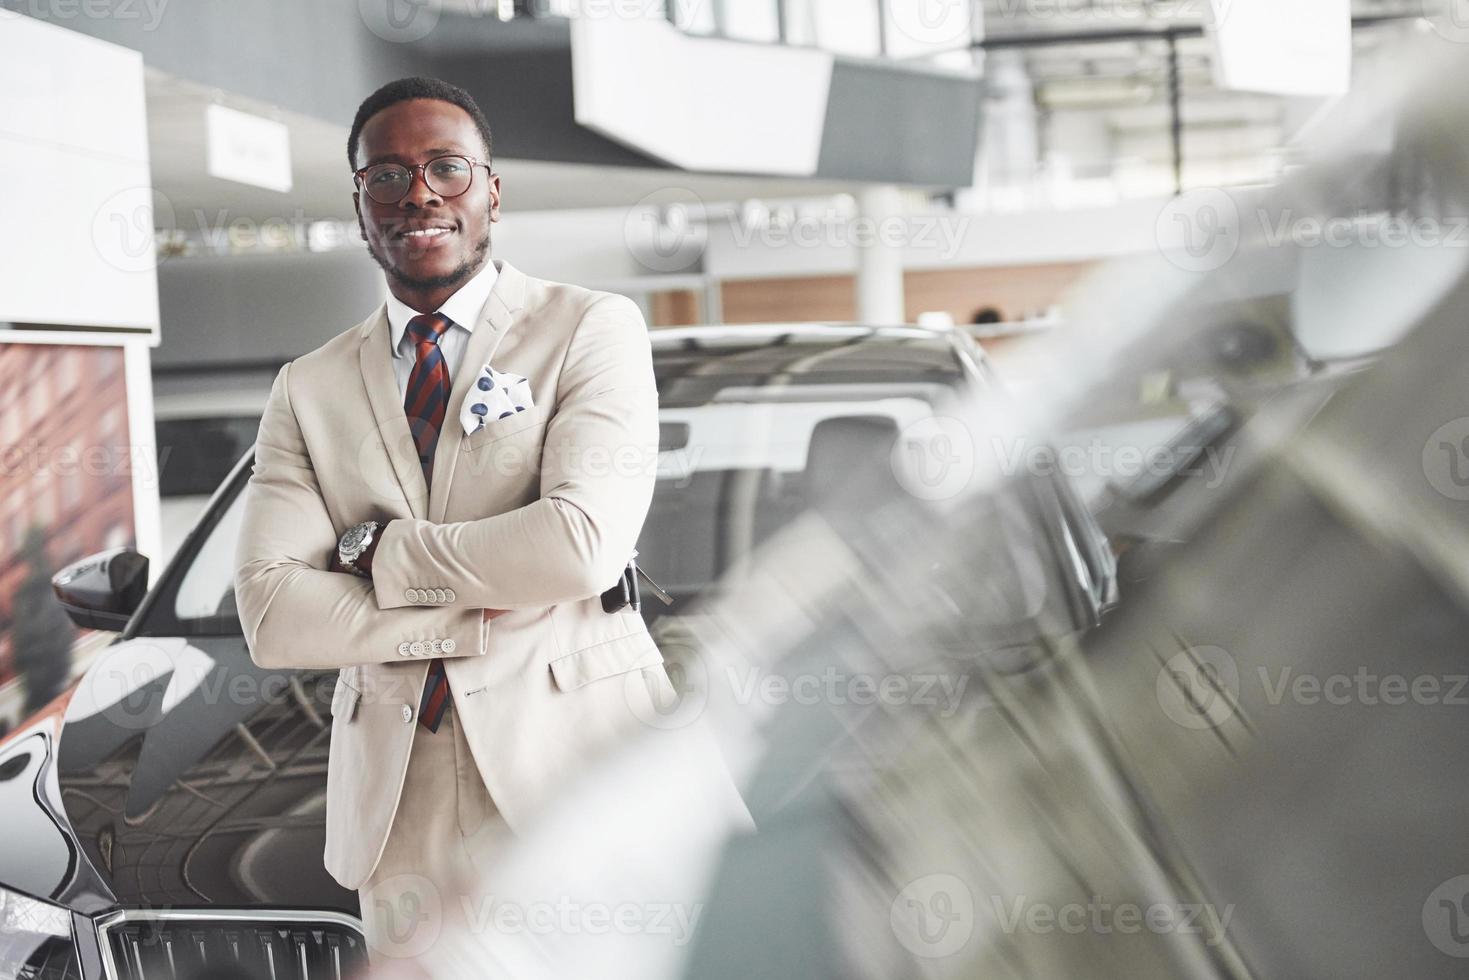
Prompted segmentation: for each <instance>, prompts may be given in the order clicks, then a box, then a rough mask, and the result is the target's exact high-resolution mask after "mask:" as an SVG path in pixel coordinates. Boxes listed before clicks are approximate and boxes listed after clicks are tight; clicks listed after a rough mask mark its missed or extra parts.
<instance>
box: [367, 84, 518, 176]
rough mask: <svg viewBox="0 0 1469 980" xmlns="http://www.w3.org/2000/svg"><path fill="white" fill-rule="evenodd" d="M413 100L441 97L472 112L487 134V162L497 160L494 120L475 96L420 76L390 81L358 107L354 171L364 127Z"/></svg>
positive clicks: (475, 121)
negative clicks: (368, 122)
mask: <svg viewBox="0 0 1469 980" xmlns="http://www.w3.org/2000/svg"><path fill="white" fill-rule="evenodd" d="M409 99H438V100H439V101H440V102H448V103H449V104H450V105H457V106H458V107H459V108H461V109H463V110H464V111H465V112H467V113H469V118H470V119H473V120H474V124H475V125H476V126H478V127H479V134H480V136H482V137H484V141H485V163H492V162H494V156H495V143H494V140H493V139H492V138H491V136H490V122H489V120H488V119H486V118H485V114H484V113H483V112H481V111H480V108H479V105H478V104H477V103H476V102H475V101H474V97H473V96H471V95H470V94H469V93H468V92H466V91H464V89H462V88H460V87H459V86H458V85H451V84H449V83H448V82H446V81H444V80H442V79H439V78H424V77H422V76H416V77H413V78H400V79H398V80H397V81H396V82H389V83H388V84H386V85H384V86H383V87H382V88H380V89H378V90H377V91H376V92H374V93H372V94H371V95H369V96H368V97H367V98H365V99H363V100H362V104H361V105H360V106H358V107H357V115H356V117H355V118H354V119H353V120H352V132H351V133H349V134H348V136H347V163H348V165H349V166H351V168H352V169H353V170H356V169H357V141H358V139H360V138H361V136H362V127H363V126H366V125H367V121H368V120H369V119H371V118H372V117H373V116H375V115H377V114H378V113H379V112H382V111H383V110H384V109H386V108H388V106H393V105H397V104H398V103H399V102H407V101H408V100H409Z"/></svg>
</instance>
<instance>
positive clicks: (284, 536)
mask: <svg viewBox="0 0 1469 980" xmlns="http://www.w3.org/2000/svg"><path fill="white" fill-rule="evenodd" d="M649 348H650V345H649V340H648V333H647V327H646V326H645V324H644V322H643V318H642V314H641V313H640V312H639V310H638V308H637V306H636V305H635V304H633V303H632V301H630V300H628V299H626V298H624V297H621V296H607V297H605V298H602V299H599V300H598V301H597V302H595V303H594V304H592V306H591V307H589V308H588V310H587V311H586V313H585V315H584V316H583V318H582V320H581V322H580V324H578V326H577V328H576V330H575V332H574V334H573V336H572V338H571V340H570V342H569V344H568V346H567V350H566V355H565V359H564V360H563V362H562V365H561V371H560V375H559V383H558V386H557V392H556V404H555V409H554V413H553V414H552V416H551V418H550V420H549V422H548V423H547V426H546V434H545V443H544V446H543V450H542V462H541V469H540V497H539V499H537V500H535V501H533V502H532V503H530V504H528V505H526V506H524V507H520V508H518V509H516V510H512V511H508V512H506V513H503V514H498V515H495V516H492V517H484V518H480V519H477V520H468V521H457V522H452V523H445V524H435V523H432V522H430V521H425V520H418V519H412V518H399V519H395V520H392V521H389V522H388V523H387V524H386V525H384V526H383V527H382V528H380V529H379V535H380V538H379V541H378V544H377V545H376V547H375V549H374V552H375V553H374V554H373V556H372V562H371V569H372V577H371V578H370V579H368V578H364V577H361V576H358V575H353V574H350V573H345V572H340V571H332V570H331V568H332V567H333V565H334V559H335V555H336V545H337V540H338V537H339V536H340V534H341V532H342V531H343V530H345V529H346V527H348V526H350V525H351V524H353V523H355V522H356V521H358V520H362V519H366V518H367V517H370V516H371V515H365V514H364V515H356V514H354V515H344V517H345V518H350V519H347V520H345V522H344V523H343V525H342V526H341V527H338V526H337V524H336V523H334V522H333V520H332V517H331V515H330V513H329V511H328V508H327V504H326V500H325V498H324V496H323V494H322V482H323V480H325V481H327V482H329V481H331V480H332V479H353V478H358V479H360V478H361V477H360V475H357V474H355V473H353V472H352V467H351V466H350V465H349V466H346V467H343V470H344V472H340V473H332V472H320V473H319V472H318V470H317V468H316V466H315V464H314V462H313V458H312V454H311V452H310V448H309V447H308V446H307V444H306V441H305V438H304V436H303V435H302V430H301V426H300V424H299V421H298V415H297V411H298V410H299V409H302V408H303V407H304V401H303V399H309V398H311V397H312V394H311V393H306V392H303V391H302V390H300V388H299V387H296V388H293V387H292V381H291V376H290V369H291V365H289V364H288V365H286V366H285V367H284V368H282V369H281V371H280V373H279V374H278V375H277V376H276V379H275V383H274V385H273V386H272V388H271V393H270V400H269V402H268V404H267V406H266V409H265V415H264V417H263V418H262V419H261V422H260V434H259V437H258V439H257V441H256V444H255V464H254V469H253V471H252V475H251V477H250V482H249V485H248V486H247V488H246V492H245V493H246V497H245V514H244V519H243V523H242V525H241V529H240V537H239V543H238V550H237V553H236V561H237V568H236V573H235V597H236V605H237V606H238V608H239V611H240V620H241V624H242V626H243V628H244V633H245V640H246V643H247V644H248V645H249V648H250V655H251V658H252V659H253V660H254V661H255V662H256V663H257V664H259V665H260V666H262V667H267V668H277V667H296V668H332V667H343V666H347V665H351V664H363V663H386V662H396V661H398V660H400V659H401V657H400V653H399V647H400V645H401V644H404V643H410V644H411V643H414V642H423V643H425V644H426V645H427V644H431V643H432V641H435V640H438V641H440V643H439V644H438V647H440V648H442V649H443V650H444V652H443V654H442V655H443V656H483V655H485V654H486V652H487V649H486V634H487V630H486V628H485V623H486V621H487V619H488V617H489V616H490V615H492V614H493V612H491V613H487V612H486V610H490V611H499V610H511V609H523V608H533V607H539V606H548V605H553V604H556V603H558V602H566V601H572V600H576V599H583V598H586V597H589V596H593V595H597V594H598V593H600V592H602V591H603V590H604V589H606V588H607V587H608V585H610V584H611V583H613V582H614V581H616V578H617V576H618V575H619V574H620V573H621V571H622V568H623V566H624V565H625V563H626V562H627V559H628V557H629V556H630V555H631V554H632V550H633V547H634V546H635V544H636V541H637V536H638V532H639V530H640V529H641V528H642V523H643V520H644V518H645V517H646V516H647V512H648V506H649V503H650V502H651V499H652V494H653V484H654V479H655V475H656V472H655V467H656V456H657V444H658V395H657V388H656V386H655V383H654V379H653V368H652V357H651V353H650V349H649ZM317 397H330V393H320V394H318V395H317ZM342 458H343V459H345V460H348V461H350V462H353V463H355V459H354V458H353V457H352V454H350V453H344V454H342ZM425 582H428V583H433V584H434V585H436V586H440V587H442V588H444V589H445V590H446V593H447V592H449V591H452V593H453V600H452V601H446V602H439V603H436V604H434V605H432V606H427V607H426V606H423V605H421V604H416V603H414V602H413V600H412V599H411V598H409V596H410V595H411V593H412V590H413V589H414V588H415V587H417V586H420V585H421V584H422V583H425ZM448 640H452V641H453V642H452V643H447V642H443V641H448Z"/></svg>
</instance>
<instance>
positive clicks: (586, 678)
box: [551, 630, 663, 691]
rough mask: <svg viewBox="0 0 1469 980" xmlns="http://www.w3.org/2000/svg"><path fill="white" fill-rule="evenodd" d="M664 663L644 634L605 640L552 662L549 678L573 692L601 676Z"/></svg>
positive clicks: (611, 675) (655, 645) (650, 640)
mask: <svg viewBox="0 0 1469 980" xmlns="http://www.w3.org/2000/svg"><path fill="white" fill-rule="evenodd" d="M662 663H663V654H662V653H660V652H659V650H658V645H657V644H655V643H654V642H653V638H652V637H651V636H649V635H648V633H647V631H646V630H644V631H641V632H637V633H632V634H629V635H628V636H624V637H621V638H619V639H616V640H608V641H606V642H605V643H598V644H596V645H595V646H589V647H587V648H586V649H584V650H578V651H577V652H576V653H573V654H569V655H567V656H565V657H560V658H558V659H556V660H553V661H551V676H552V678H554V679H555V681H556V687H557V688H559V689H560V690H562V691H574V690H576V689H577V688H579V687H585V686H586V685H588V684H590V683H592V682H593V681H599V680H601V679H603V678H604V677H615V676H617V675H618V674H626V673H628V672H629V671H633V670H640V669H642V668H644V667H654V666H657V665H659V664H662Z"/></svg>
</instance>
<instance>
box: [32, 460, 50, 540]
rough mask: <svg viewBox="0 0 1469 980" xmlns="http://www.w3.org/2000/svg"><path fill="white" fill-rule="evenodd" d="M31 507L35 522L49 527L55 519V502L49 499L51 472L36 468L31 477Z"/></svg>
mask: <svg viewBox="0 0 1469 980" xmlns="http://www.w3.org/2000/svg"><path fill="white" fill-rule="evenodd" d="M31 507H32V509H33V511H34V513H35V515H36V523H37V524H39V525H41V526H42V527H46V528H49V527H50V526H51V524H52V522H53V521H55V520H56V504H55V501H53V500H52V499H51V474H50V473H48V472H47V471H46V470H38V471H37V472H36V475H35V476H33V477H32V478H31Z"/></svg>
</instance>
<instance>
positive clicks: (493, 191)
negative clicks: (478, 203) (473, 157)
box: [490, 174, 500, 221]
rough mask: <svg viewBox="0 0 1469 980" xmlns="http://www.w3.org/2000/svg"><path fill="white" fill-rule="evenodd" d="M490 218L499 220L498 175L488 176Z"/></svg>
mask: <svg viewBox="0 0 1469 980" xmlns="http://www.w3.org/2000/svg"><path fill="white" fill-rule="evenodd" d="M490 220H491V221H499V220H500V175H499V174H493V175H491V177H490Z"/></svg>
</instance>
